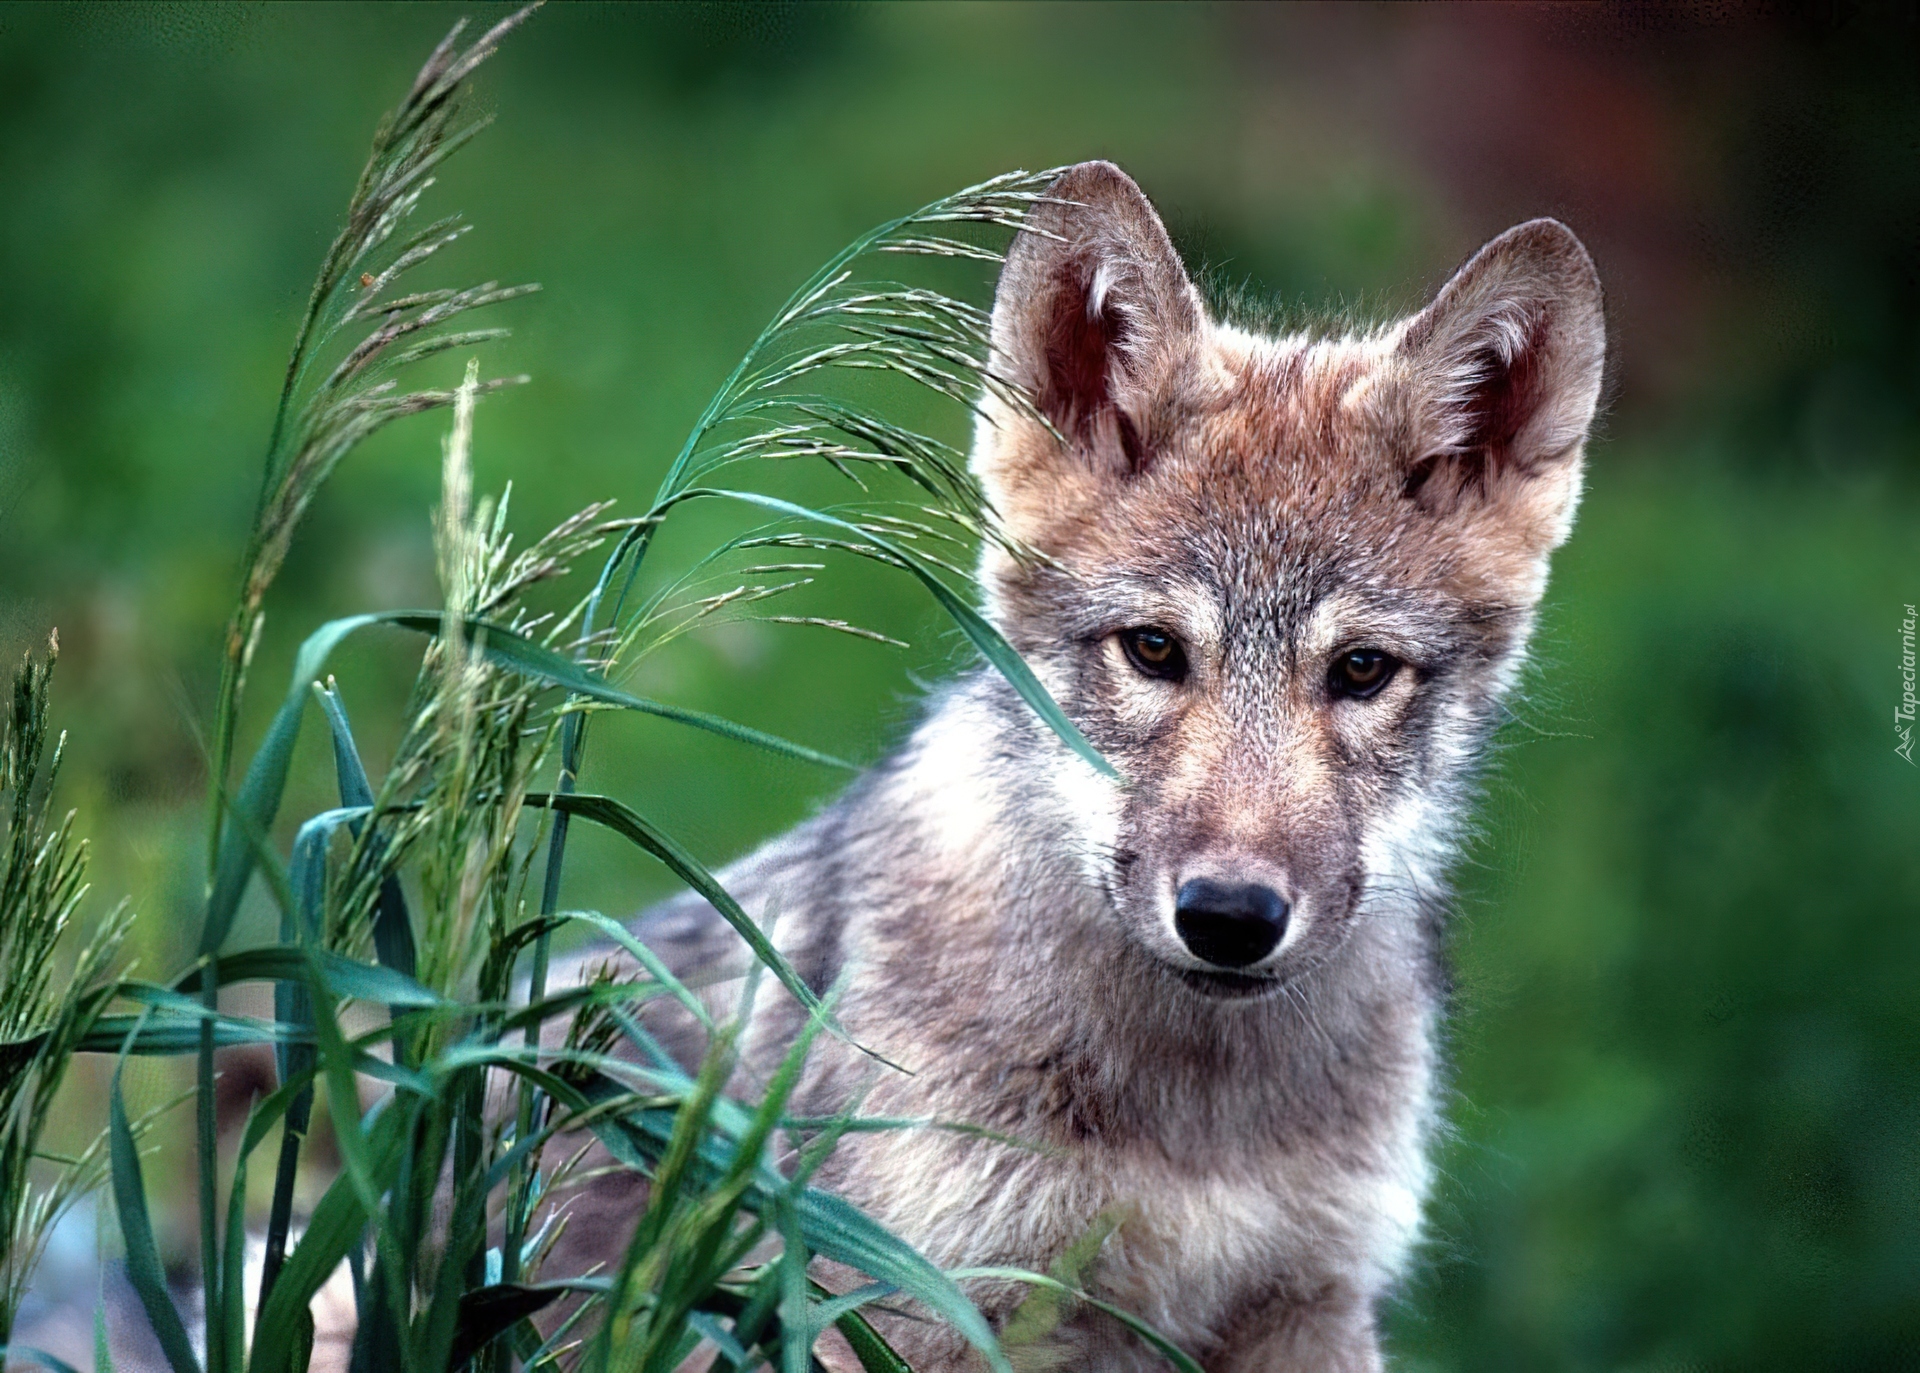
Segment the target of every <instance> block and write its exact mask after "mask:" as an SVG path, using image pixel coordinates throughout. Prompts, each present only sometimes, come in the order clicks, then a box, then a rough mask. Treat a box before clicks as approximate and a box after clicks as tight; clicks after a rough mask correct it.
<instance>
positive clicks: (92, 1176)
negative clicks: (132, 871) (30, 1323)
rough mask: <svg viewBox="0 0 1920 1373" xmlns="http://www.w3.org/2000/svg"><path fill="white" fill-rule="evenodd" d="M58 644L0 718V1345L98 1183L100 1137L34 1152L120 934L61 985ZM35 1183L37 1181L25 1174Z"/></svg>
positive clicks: (79, 884)
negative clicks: (61, 1227) (54, 695)
mask: <svg viewBox="0 0 1920 1373" xmlns="http://www.w3.org/2000/svg"><path fill="white" fill-rule="evenodd" d="M58 654H59V641H58V639H55V640H53V641H52V642H50V643H49V645H48V648H47V656H46V660H45V661H44V662H41V663H36V662H34V660H33V658H32V657H31V656H28V657H27V658H26V659H25V660H24V661H23V662H22V663H21V665H20V668H19V670H18V671H17V672H16V673H15V674H14V678H13V683H12V686H13V690H12V694H11V696H10V698H9V700H8V702H7V705H6V713H5V715H4V716H0V1348H3V1347H5V1346H6V1345H7V1344H9V1343H10V1342H11V1340H12V1337H13V1323H14V1317H15V1316H16V1314H17V1313H18V1312H19V1309H20V1302H21V1299H22V1298H23V1297H24V1296H25V1295H26V1289H27V1283H28V1280H29V1278H30V1277H31V1276H32V1274H33V1270H34V1266H35V1264H36V1263H37V1262H38V1261H39V1258H40V1255H41V1253H42V1252H43V1251H44V1249H45V1247H46V1241H47V1236H48V1234H49V1232H50V1231H51V1229H52V1227H53V1224H54V1223H55V1222H56V1221H57V1220H58V1219H59V1218H60V1216H61V1214H62V1213H63V1212H64V1211H65V1210H66V1209H67V1207H68V1206H70V1205H71V1204H72V1203H73V1201H74V1200H75V1199H76V1198H77V1197H79V1196H81V1195H83V1194H84V1193H86V1192H88V1191H90V1190H92V1189H93V1188H95V1187H97V1186H98V1185H99V1183H100V1181H101V1179H102V1178H103V1177H104V1176H105V1172H106V1161H105V1150H104V1148H103V1140H95V1141H94V1142H93V1144H91V1145H89V1146H87V1147H86V1148H85V1149H83V1150H82V1151H81V1152H80V1153H79V1154H77V1155H74V1156H69V1157H62V1156H58V1155H54V1154H50V1153H46V1152H44V1151H43V1150H42V1147H41V1137H42V1135H43V1134H44V1133H45V1130H46V1125H47V1119H48V1116H49V1114H50V1112H51V1111H52V1109H53V1101H54V1094H55V1093H56V1092H57V1091H58V1090H59V1088H60V1085H61V1083H62V1081H63V1080H64V1079H65V1077H66V1072H67V1067H68V1065H69V1063H71V1061H72V1058H73V1055H74V1053H75V1052H76V1051H77V1049H78V1048H79V1047H80V1046H81V1045H82V1043H83V1042H84V1041H85V1040H86V1037H87V1035H88V1033H89V1032H90V1031H91V1030H92V1029H93V1028H94V1026H95V1024H96V1023H97V1022H98V1020H99V1018H100V1015H101V1013H102V1012H103V1011H104V1010H105V1009H106V1005H107V1002H108V999H109V997H110V994H111V990H112V989H111V987H110V985H108V984H106V983H105V982H104V978H105V974H106V972H107V969H108V967H109V965H110V964H111V963H112V962H113V960H114V957H115V956H116V954H117V953H118V952H119V948H120V944H121V941H122V940H123V938H124V937H125V935H126V932H127V924H128V920H129V915H128V912H127V909H126V907H125V906H121V907H118V908H116V909H115V910H114V911H113V912H111V913H110V914H108V915H107V916H106V917H105V919H103V920H102V921H101V922H100V924H99V926H98V927H97V928H96V930H95V931H94V933H93V935H92V937H91V938H90V939H89V940H88V941H87V942H86V944H85V946H84V947H83V948H82V949H81V950H80V952H79V956H78V957H77V958H76V959H75V961H74V964H73V967H72V969H71V971H70V972H68V973H67V974H66V976H65V978H64V982H63V981H62V979H61V977H60V973H61V969H60V968H59V966H58V957H59V950H60V945H61V943H62V941H63V939H64V937H65V936H66V935H67V933H68V931H69V930H70V928H71V927H72V925H73V921H74V918H75V913H76V912H77V910H78V909H79V907H80V903H81V901H82V899H83V898H84V897H85V896H86V891H87V887H86V881H85V877H86V867H87V850H86V843H85V841H84V840H80V839H77V838H76V837H75V835H74V832H73V822H74V817H73V815H72V814H71V813H69V814H67V815H66V816H64V817H62V818H60V819H59V820H54V819H53V818H52V792H53V784H54V779H55V777H56V776H57V775H58V774H59V771H60V757H61V754H62V753H63V752H64V750H65V746H66V736H65V735H64V734H62V735H61V736H60V737H59V738H58V739H56V740H55V741H54V743H53V751H52V757H51V758H49V757H48V756H47V731H48V723H47V709H48V705H47V703H48V689H49V685H50V682H51V679H52V676H53V664H54V660H55V658H56V657H57V656H58ZM36 1174H37V1175H38V1177H36Z"/></svg>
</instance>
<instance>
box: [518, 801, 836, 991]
mask: <svg viewBox="0 0 1920 1373" xmlns="http://www.w3.org/2000/svg"><path fill="white" fill-rule="evenodd" d="M527 804H528V805H529V806H550V807H552V808H553V809H554V810H563V811H566V812H567V813H569V814H571V815H578V816H582V817H584V818H585V819H588V820H591V821H593V822H594V823H595V824H596V825H600V826H602V827H603V828H606V829H610V830H612V831H613V832H614V833H615V834H618V835H620V836H621V837H622V838H624V839H628V840H630V841H632V842H633V843H634V844H636V845H638V846H639V847H640V848H643V849H645V850H646V851H647V852H648V853H650V854H652V855H653V856H654V857H655V858H658V859H659V860H660V861H661V862H662V863H664V864H666V865H667V867H668V868H669V869H670V870H671V871H672V872H673V874H674V876H676V877H678V878H679V879H680V880H681V881H682V882H685V883H686V884H687V885H688V886H689V887H692V888H693V889H694V890H695V891H697V892H699V893H700V895H701V896H703V897H705V898H706V899H707V902H708V904H710V905H711V906H712V907H713V908H714V909H715V910H717V911H719V912H720V914H721V915H722V916H724V917H725V918H726V921H727V923H728V924H729V925H732V926H733V928H734V929H735V930H737V931H738V932H739V934H740V937H741V938H742V939H744V940H746V942H747V945H748V947H750V948H751V949H752V950H753V954H754V957H755V958H757V959H759V960H760V962H761V963H763V964H764V965H765V966H766V967H768V968H769V969H771V970H772V972H773V975H774V976H775V977H777V978H779V979H780V984H781V985H782V986H783V987H785V988H786V989H787V990H788V991H789V992H791V993H793V996H794V999H795V1000H796V1001H798V1002H799V1003H800V1004H801V1005H802V1006H804V1007H806V1008H807V1010H808V1011H809V1012H812V1011H816V1010H818V1009H819V1006H820V998H819V997H818V996H816V995H815V994H814V991H813V989H812V988H811V987H809V986H808V985H807V984H806V983H805V982H803V981H802V980H801V978H800V974H799V973H797V972H795V971H794V970H793V965H792V964H790V963H788V962H787V960H786V958H785V957H784V956H783V955H782V954H781V952H780V951H779V950H778V949H776V948H774V946H773V941H772V940H770V939H768V938H767V936H766V933H765V931H763V930H762V929H761V928H760V926H759V925H758V924H756V923H755V922H754V919H753V917H752V916H750V915H748V914H747V913H746V912H745V911H744V910H742V909H741V908H740V903H739V902H737V901H735V900H734V899H733V897H732V896H730V895H728V894H727V891H726V889H725V888H724V887H722V886H721V885H720V883H719V882H718V880H716V879H715V877H714V876H713V874H712V873H710V872H708V871H707V869H706V867H705V865H703V864H702V863H701V862H700V860H699V859H697V858H695V857H694V856H693V855H692V854H691V853H688V852H687V850H686V849H684V848H683V847H681V845H680V843H679V841H678V840H676V839H674V838H673V836H672V835H670V834H668V833H666V832H665V831H664V830H662V829H660V828H658V827H657V826H655V825H654V824H653V823H652V822H651V821H649V820H647V819H646V818H645V817H644V816H642V815H640V814H638V813H637V812H636V811H634V810H633V809H632V808H631V807H629V806H626V805H623V804H621V803H620V802H619V801H616V800H614V799H613V798H612V797H610V796H597V795H593V794H591V793H587V792H574V793H571V794H567V795H561V794H558V793H549V792H533V793H530V794H529V795H528V796H527Z"/></svg>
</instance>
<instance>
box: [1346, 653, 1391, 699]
mask: <svg viewBox="0 0 1920 1373" xmlns="http://www.w3.org/2000/svg"><path fill="white" fill-rule="evenodd" d="M1399 670H1400V660H1399V659H1398V658H1396V657H1394V656H1393V655H1392V654H1391V653H1382V652H1381V651H1380V650H1379V649H1377V648H1356V649H1355V650H1354V651H1353V652H1351V653H1343V654H1341V655H1340V657H1339V658H1338V659H1336V660H1335V661H1334V664H1333V673H1332V682H1331V685H1332V687H1333V694H1334V695H1335V696H1352V697H1354V698H1356V699H1358V700H1362V701H1364V700H1366V698H1367V697H1369V696H1372V695H1374V694H1375V693H1376V692H1378V691H1379V690H1380V688H1381V687H1383V686H1385V685H1386V684H1387V683H1388V682H1390V681H1392V680H1393V674H1394V673H1396V672H1398V671H1399Z"/></svg>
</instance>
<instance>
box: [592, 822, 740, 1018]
mask: <svg viewBox="0 0 1920 1373" xmlns="http://www.w3.org/2000/svg"><path fill="white" fill-rule="evenodd" d="M567 794H568V795H577V794H578V793H574V792H569V793H567ZM565 918H566V919H568V920H573V921H578V922H579V923H580V924H583V925H590V926H592V927H593V928H594V929H596V930H598V931H600V933H601V934H603V935H605V936H606V937H607V938H609V939H611V940H612V941H613V942H614V943H616V944H618V945H619V946H620V947H621V948H623V949H625V950H626V951H627V952H628V953H629V954H631V955H632V956H633V957H634V958H635V959H636V960H638V962H639V963H640V966H641V967H643V968H645V969H646V970H647V973H648V975H649V976H651V977H652V978H653V980H654V981H656V982H658V983H659V984H660V985H661V986H662V987H665V988H666V989H667V993H668V994H669V995H670V996H672V997H673V999H674V1000H675V1001H678V1002H679V1003H680V1004H681V1005H682V1006H685V1007H686V1008H687V1010H688V1012H690V1013H691V1014H692V1016H693V1018H694V1019H695V1020H697V1021H699V1022H700V1025H701V1028H703V1029H706V1030H711V1029H713V1017H712V1016H711V1015H709V1014H708V1013H707V1007H706V1003H705V1002H703V1001H701V1000H700V998H699V997H698V996H695V995H694V993H693V991H692V990H691V989H690V988H689V987H688V986H687V985H686V983H684V982H682V981H681V980H680V979H679V978H677V977H675V976H674V975H673V969H671V968H669V967H668V966H667V965H666V962H665V961H664V960H663V959H662V958H661V957H660V955H659V954H657V953H655V952H654V951H653V950H652V949H650V948H648V947H647V946H646V945H645V944H644V943H642V942H641V941H640V940H638V939H635V938H634V937H633V934H632V932H631V931H630V930H628V929H627V927H626V926H625V925H622V924H621V923H620V922H619V921H618V920H612V919H609V918H608V917H606V916H604V915H602V914H600V912H599V911H568V912H566V915H565Z"/></svg>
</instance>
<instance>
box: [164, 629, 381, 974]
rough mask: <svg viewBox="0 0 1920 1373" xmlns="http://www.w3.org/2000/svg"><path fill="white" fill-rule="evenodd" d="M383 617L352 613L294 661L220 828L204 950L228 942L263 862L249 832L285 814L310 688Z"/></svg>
mask: <svg viewBox="0 0 1920 1373" xmlns="http://www.w3.org/2000/svg"><path fill="white" fill-rule="evenodd" d="M380 620H381V617H380V616H378V615H351V616H348V617H347V618H345V619H340V620H333V621H330V622H328V623H327V624H324V625H322V626H320V628H319V629H317V630H315V631H314V632H313V633H312V634H310V635H308V636H307V640H306V642H305V643H303V644H301V645H300V651H299V653H297V654H296V655H295V656H294V660H293V685H292V687H291V689H289V690H288V692H287V695H286V699H285V700H283V701H282V702H281V703H280V709H279V710H278V711H277V712H276V713H275V714H274V717H273V723H272V724H271V725H269V726H268V727H267V735H266V738H265V739H264V740H262V741H261V744H260V747H259V749H258V750H257V751H256V752H255V753H254V755H253V761H252V762H250V763H249V764H248V765H247V775H246V779H245V780H244V781H243V782H242V783H241V784H240V790H239V792H238V794H236V795H235V796H234V798H233V802H232V806H231V807H230V809H232V810H236V811H238V812H240V815H239V816H234V815H229V816H228V817H227V818H226V820H225V822H224V823H223V824H222V827H221V830H220V844H219V849H218V855H217V857H216V858H215V861H214V874H213V886H212V889H211V890H210V891H209V893H208V895H207V913H206V919H205V921H204V923H203V924H202V925H201V929H200V952H201V953H203V954H204V953H213V952H215V951H217V950H218V949H219V947H220V946H221V945H222V944H224V943H225V942H226V939H227V932H228V931H229V930H231V929H232V928H233V917H234V914H235V912H237V911H238V910H239V909H240V898H241V897H242V896H243V895H245V893H246V889H247V879H248V878H250V877H252V876H253V869H254V864H255V862H256V861H257V859H256V857H255V854H254V848H253V845H252V843H250V842H249V841H248V838H247V836H246V834H245V832H244V827H245V826H249V825H250V826H251V827H252V828H253V829H254V830H255V831H256V832H258V833H260V834H263V835H264V834H266V833H268V832H270V831H271V830H272V829H273V820H274V817H275V816H276V815H278V814H279V812H280V799H281V797H282V796H283V795H284V794H285V792H286V788H287V771H288V769H289V768H291V767H292V766H293V746H294V744H295V742H296V741H297V740H298V739H299V737H300V717H301V715H302V714H303V713H304V711H305V708H306V703H307V684H308V683H310V682H312V681H313V680H314V678H316V677H318V676H319V675H320V669H321V668H322V667H324V666H325V665H326V661H327V656H328V655H329V654H331V653H332V652H333V650H334V648H335V647H337V646H338V645H339V643H340V641H341V640H342V639H344V638H346V637H347V636H348V635H349V634H351V633H353V632H354V631H355V630H357V629H362V628H364V627H366V626H367V625H370V624H378V623H379V622H380Z"/></svg>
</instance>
